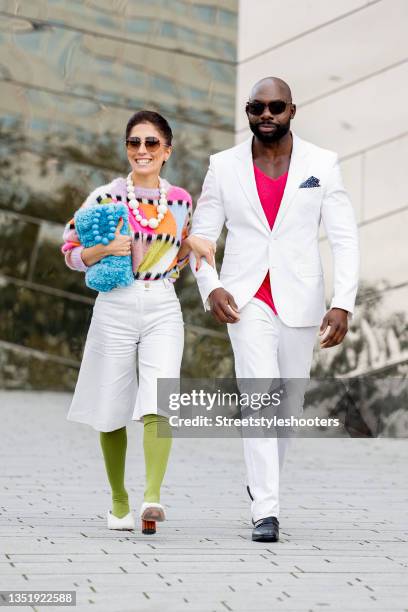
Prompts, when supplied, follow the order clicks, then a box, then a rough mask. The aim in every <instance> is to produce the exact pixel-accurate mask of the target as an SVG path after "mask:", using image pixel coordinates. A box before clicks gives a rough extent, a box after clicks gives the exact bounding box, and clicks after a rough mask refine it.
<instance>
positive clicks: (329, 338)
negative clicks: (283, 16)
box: [191, 77, 359, 541]
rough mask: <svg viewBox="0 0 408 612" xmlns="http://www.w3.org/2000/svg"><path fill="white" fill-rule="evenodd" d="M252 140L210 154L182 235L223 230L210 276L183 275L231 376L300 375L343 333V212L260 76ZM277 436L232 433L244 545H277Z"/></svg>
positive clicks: (272, 86)
mask: <svg viewBox="0 0 408 612" xmlns="http://www.w3.org/2000/svg"><path fill="white" fill-rule="evenodd" d="M246 114H247V117H248V121H249V127H250V128H251V131H252V132H253V135H251V137H250V138H249V139H248V140H246V141H245V142H243V143H242V144H239V145H237V146H235V147H232V148H231V149H228V150H226V151H221V152H220V153H217V154H215V155H212V156H211V157H210V164H209V169H208V172H207V175H206V178H205V181H204V184H203V190H202V194H201V196H200V198H199V200H198V203H197V207H196V210H195V213H194V216H193V226H192V234H193V235H197V236H201V237H203V238H207V239H208V240H210V241H212V242H216V241H217V239H218V237H219V235H220V233H221V230H222V228H223V225H224V223H226V225H227V229H228V234H227V238H226V244H225V252H224V259H223V263H222V267H221V272H220V278H218V274H217V271H216V269H215V267H212V266H211V265H209V264H208V263H207V261H205V260H202V262H201V265H200V266H199V269H198V270H196V266H195V263H196V262H195V260H194V257H192V258H191V259H192V270H193V273H194V275H195V276H196V279H197V282H198V287H199V291H200V294H201V297H202V299H203V303H204V307H205V309H206V310H208V309H210V310H211V312H212V313H213V315H214V317H215V318H216V319H217V321H219V322H220V323H227V326H228V333H229V336H230V340H231V343H232V348H233V352H234V361H235V371H236V376H237V378H243V379H251V378H252V379H254V378H264V379H274V378H275V379H276V378H279V377H282V378H286V379H289V378H299V379H302V378H303V379H305V378H306V379H307V378H309V376H310V367H311V361H312V354H313V346H314V343H315V340H316V336H317V333H318V329H319V325H320V336H321V340H320V346H321V347H322V348H328V347H332V346H336V345H338V344H340V343H341V342H342V340H343V338H344V336H345V334H346V333H347V327H348V317H349V316H351V315H352V313H353V309H354V303H355V298H356V293H357V285H358V268H359V251H358V238H357V227H356V221H355V216H354V211H353V208H352V206H351V203H350V200H349V198H348V196H347V193H346V192H345V190H344V187H343V183H342V179H341V174H340V169H339V163H338V156H337V154H336V153H334V152H332V151H329V150H326V149H322V148H320V147H318V146H315V145H313V144H311V143H309V142H306V141H304V140H302V139H301V138H299V137H298V136H297V135H296V134H294V133H293V132H292V131H291V129H290V125H291V121H292V120H293V118H294V117H295V114H296V105H295V104H293V102H292V96H291V91H290V88H289V86H288V85H287V83H285V82H284V81H282V80H281V79H279V78H275V77H268V78H265V79H262V80H261V81H259V82H258V83H256V85H255V86H254V88H253V89H252V92H251V95H250V99H249V101H248V103H247V105H246ZM320 220H322V221H323V225H324V228H325V230H326V233H327V237H328V240H329V243H330V246H331V249H332V253H333V260H334V296H333V299H332V301H331V305H330V309H329V311H328V312H326V306H325V298H324V279H323V273H322V266H321V261H320V255H319V248H318V234H319V225H320ZM285 442H286V440H285V439H284V438H276V437H258V438H244V440H243V443H244V455H245V461H246V467H247V477H248V493H249V494H250V497H251V499H252V504H251V512H252V522H253V525H254V529H253V532H252V539H253V540H255V541H277V540H278V538H279V521H278V516H279V468H280V466H282V464H283V456H284V451H285Z"/></svg>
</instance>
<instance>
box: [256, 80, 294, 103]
mask: <svg viewBox="0 0 408 612" xmlns="http://www.w3.org/2000/svg"><path fill="white" fill-rule="evenodd" d="M255 98H256V99H257V100H258V99H260V98H265V99H268V100H274V99H275V100H277V99H280V100H285V101H286V102H292V92H291V90H290V87H289V85H288V84H287V83H286V82H285V81H283V80H282V79H280V78H279V77H265V78H264V79H261V80H260V81H258V82H257V83H255V85H254V86H253V88H252V90H251V93H250V99H251V100H254V99H255Z"/></svg>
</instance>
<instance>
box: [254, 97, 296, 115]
mask: <svg viewBox="0 0 408 612" xmlns="http://www.w3.org/2000/svg"><path fill="white" fill-rule="evenodd" d="M288 104H292V102H285V100H271V101H270V102H259V100H254V101H253V102H247V105H246V109H247V111H248V113H250V114H251V115H256V116H258V117H259V116H260V115H262V113H263V112H264V110H265V108H266V107H268V108H269V112H270V113H271V115H280V114H281V113H283V112H285V110H286V107H287V105H288Z"/></svg>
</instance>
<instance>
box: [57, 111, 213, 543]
mask: <svg viewBox="0 0 408 612" xmlns="http://www.w3.org/2000/svg"><path fill="white" fill-rule="evenodd" d="M125 140H126V149H127V158H128V161H129V164H130V167H131V172H130V173H129V175H128V177H127V178H122V177H119V178H116V179H114V180H113V181H112V182H111V183H109V184H108V185H103V186H102V187H99V188H98V189H96V190H95V191H93V192H92V193H91V194H90V196H88V198H87V200H86V201H85V202H84V204H83V205H82V207H81V208H83V207H87V206H92V205H95V203H97V202H98V198H99V201H101V198H102V199H104V201H106V198H107V197H109V198H112V200H113V201H120V202H122V203H127V206H128V209H129V210H128V212H129V225H130V228H131V235H123V234H121V233H120V230H121V227H122V225H123V221H119V224H118V226H117V228H116V232H115V234H114V239H113V240H112V241H111V242H110V243H109V244H107V245H104V244H101V243H100V244H97V245H96V246H92V247H88V248H84V247H83V246H82V245H81V244H80V242H79V239H78V234H77V232H76V230H75V222H74V219H72V220H71V221H70V222H69V223H68V224H67V226H66V227H65V230H64V234H63V238H64V245H63V247H62V251H63V252H64V254H65V260H66V263H67V265H68V266H69V267H70V268H72V269H74V270H80V271H84V272H85V271H86V270H87V269H88V267H89V266H92V265H93V264H95V263H96V262H98V261H100V260H101V259H102V258H103V257H105V256H107V255H117V256H126V255H129V254H131V260H132V269H133V274H134V278H135V281H134V282H133V284H132V285H130V286H128V287H120V288H115V289H113V290H111V291H108V292H106V293H98V296H97V298H96V301H95V305H94V309H93V315H92V320H91V324H90V328H89V331H88V335H87V339H86V344H85V349H84V354H83V359H82V363H81V368H80V372H79V376H78V381H77V384H76V388H75V393H74V397H73V399H72V403H71V406H70V409H69V412H68V416H67V418H68V419H69V420H71V421H77V422H80V423H86V424H88V425H90V426H92V427H93V428H94V429H96V430H97V431H99V432H100V434H99V435H100V443H101V447H102V452H103V456H104V460H105V466H106V471H107V476H108V480H109V483H110V486H111V489H112V505H113V507H112V510H111V511H108V513H107V523H108V528H109V529H126V530H132V529H134V526H135V522H134V516H133V514H132V512H131V511H130V507H129V499H128V493H127V491H126V488H125V483H124V474H125V457H126V447H127V432H126V425H127V424H128V423H129V422H131V421H132V420H137V421H141V420H143V423H144V433H143V447H144V457H145V468H146V488H145V492H144V502H143V504H142V508H141V511H140V516H141V519H142V531H143V533H155V529H156V525H155V522H156V521H162V520H164V519H165V511H164V508H163V506H162V505H161V504H160V487H161V484H162V481H163V478H164V474H165V471H166V467H167V461H168V457H169V453H170V448H171V441H172V439H171V428H170V425H169V422H168V419H167V418H166V417H164V416H161V415H158V414H157V398H156V396H157V391H156V384H157V378H172V379H174V378H176V379H177V378H179V376H180V365H181V358H182V353H183V345H184V323H183V317H182V313H181V309H180V303H179V300H178V298H177V295H176V292H175V290H174V281H175V280H176V279H177V278H178V276H179V273H180V270H181V268H182V267H184V266H185V265H186V263H187V261H188V254H189V252H190V250H191V249H193V251H194V254H195V255H196V257H197V261H200V259H201V257H202V256H204V257H206V259H207V260H208V262H209V263H212V262H213V254H214V248H213V245H212V244H211V243H209V242H208V241H206V240H201V239H199V238H194V239H192V238H189V237H188V233H189V228H190V223H191V215H192V201H191V196H190V194H189V193H188V192H187V191H185V190H184V189H182V188H180V187H176V186H175V185H170V183H169V182H168V181H166V180H165V179H162V178H161V177H160V171H161V169H162V166H163V165H164V164H165V163H166V162H167V160H168V159H169V157H170V155H171V152H172V131H171V128H170V126H169V124H168V123H167V121H166V119H164V117H162V116H161V115H159V114H158V113H155V112H151V111H139V112H137V113H135V114H134V115H133V116H132V117H131V118H130V119H129V122H128V124H127V127H126V139H125ZM137 353H138V354H137ZM136 360H137V362H138V374H139V376H138V378H139V381H137V377H136ZM159 427H160V430H159ZM158 430H159V432H160V435H158Z"/></svg>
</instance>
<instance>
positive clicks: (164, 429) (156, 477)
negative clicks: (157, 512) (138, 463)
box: [143, 414, 172, 502]
mask: <svg viewBox="0 0 408 612" xmlns="http://www.w3.org/2000/svg"><path fill="white" fill-rule="evenodd" d="M143 425H144V429H143V449H144V456H145V466H146V489H145V493H144V501H148V502H160V487H161V484H162V482H163V478H164V474H165V473H166V468H167V461H168V458H169V454H170V449H171V443H172V437H171V436H172V434H171V427H170V424H169V420H168V418H167V417H165V416H161V415H158V414H147V415H145V416H144V417H143Z"/></svg>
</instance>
